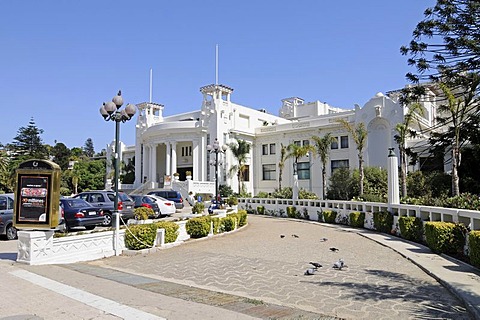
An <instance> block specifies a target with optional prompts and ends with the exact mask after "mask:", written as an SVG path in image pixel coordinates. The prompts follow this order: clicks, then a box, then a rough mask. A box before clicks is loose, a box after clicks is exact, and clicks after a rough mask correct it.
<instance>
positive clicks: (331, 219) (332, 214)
mask: <svg viewBox="0 0 480 320" xmlns="http://www.w3.org/2000/svg"><path fill="white" fill-rule="evenodd" d="M336 219H337V211H332V210H323V221H325V222H326V223H335V220H336Z"/></svg>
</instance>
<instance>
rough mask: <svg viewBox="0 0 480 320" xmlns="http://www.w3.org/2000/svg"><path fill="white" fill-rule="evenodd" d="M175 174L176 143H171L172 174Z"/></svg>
mask: <svg viewBox="0 0 480 320" xmlns="http://www.w3.org/2000/svg"><path fill="white" fill-rule="evenodd" d="M175 172H177V142H176V141H174V142H172V174H173V173H175Z"/></svg>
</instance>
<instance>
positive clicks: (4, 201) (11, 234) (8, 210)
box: [0, 193, 17, 240]
mask: <svg viewBox="0 0 480 320" xmlns="http://www.w3.org/2000/svg"><path fill="white" fill-rule="evenodd" d="M13 199H14V195H13V193H6V194H0V235H2V236H6V237H7V239H8V240H14V239H17V229H15V227H14V226H13Z"/></svg>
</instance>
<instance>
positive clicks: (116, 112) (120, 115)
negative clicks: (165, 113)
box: [100, 90, 136, 256]
mask: <svg viewBox="0 0 480 320" xmlns="http://www.w3.org/2000/svg"><path fill="white" fill-rule="evenodd" d="M122 105H123V98H122V92H121V91H120V90H119V91H118V94H117V95H116V96H115V97H113V99H112V101H110V102H107V103H105V102H104V103H103V106H102V107H101V108H100V114H101V115H102V117H103V119H104V120H105V121H115V155H114V158H115V171H114V181H115V184H114V193H115V198H114V202H113V215H114V217H115V243H114V247H115V255H116V256H118V255H120V247H119V242H120V241H119V232H120V216H119V213H118V184H119V175H120V174H119V168H120V163H119V162H120V161H119V160H120V157H119V149H120V122H126V121H128V120H131V119H132V118H133V116H134V115H135V112H136V108H135V106H134V105H133V104H130V103H129V104H127V105H126V107H125V108H124V109H120V108H121V107H122Z"/></svg>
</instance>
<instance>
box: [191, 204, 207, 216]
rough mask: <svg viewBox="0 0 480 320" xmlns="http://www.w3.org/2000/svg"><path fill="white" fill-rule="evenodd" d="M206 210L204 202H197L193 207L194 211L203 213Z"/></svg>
mask: <svg viewBox="0 0 480 320" xmlns="http://www.w3.org/2000/svg"><path fill="white" fill-rule="evenodd" d="M204 211H205V203H204V202H196V203H195V204H194V205H193V207H192V213H197V214H202V213H203V212H204Z"/></svg>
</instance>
